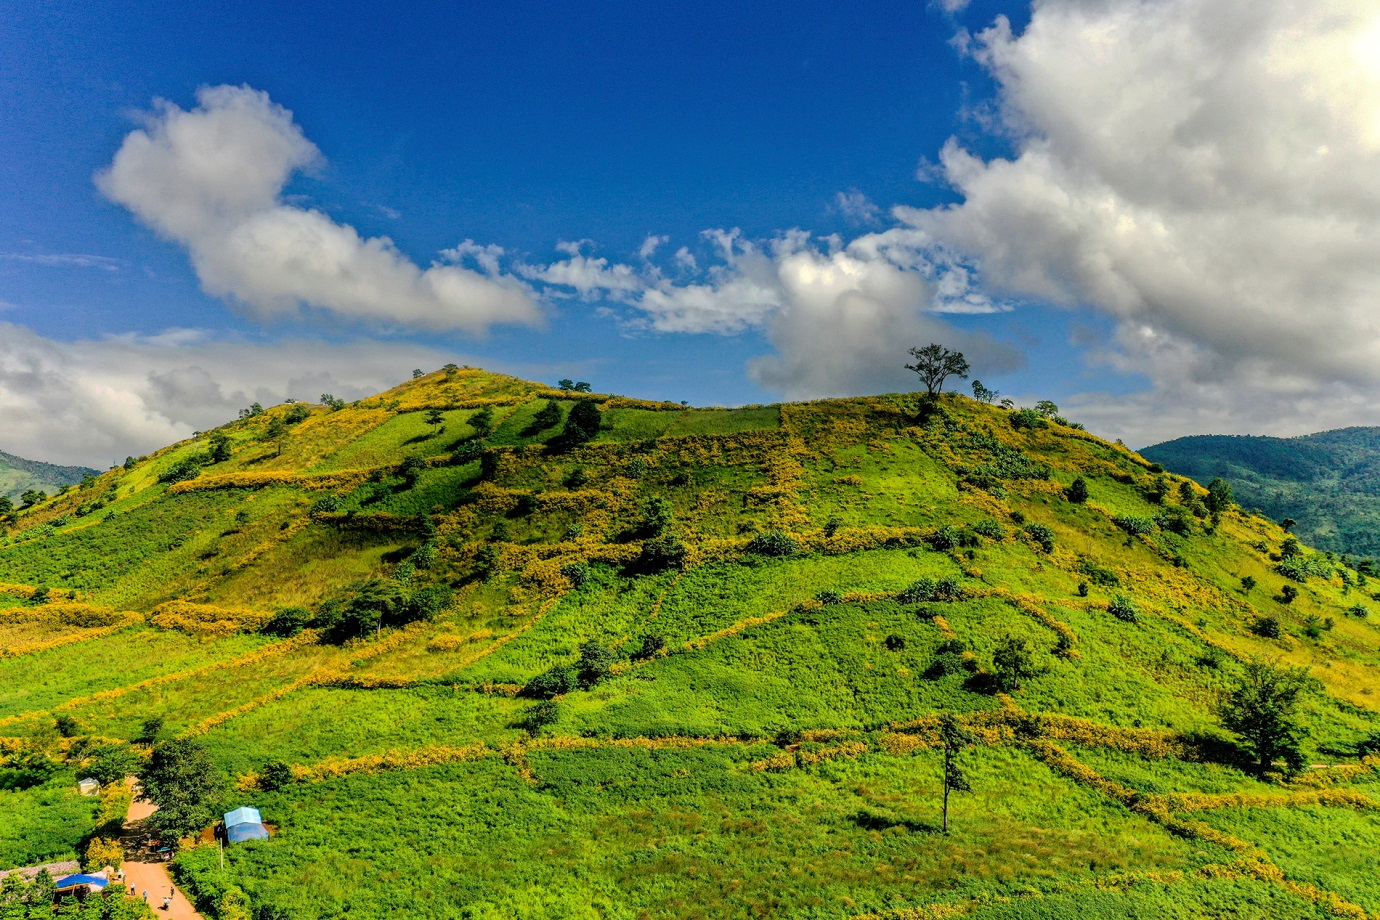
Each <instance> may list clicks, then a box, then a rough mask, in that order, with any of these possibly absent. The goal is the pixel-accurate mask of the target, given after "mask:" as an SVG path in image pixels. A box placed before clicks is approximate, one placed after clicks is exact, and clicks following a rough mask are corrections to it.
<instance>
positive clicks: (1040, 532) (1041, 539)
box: [1024, 524, 1054, 553]
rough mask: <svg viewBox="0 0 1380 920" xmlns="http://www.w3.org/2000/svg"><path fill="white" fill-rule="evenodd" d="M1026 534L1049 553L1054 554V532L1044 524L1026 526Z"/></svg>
mask: <svg viewBox="0 0 1380 920" xmlns="http://www.w3.org/2000/svg"><path fill="white" fill-rule="evenodd" d="M1024 529H1025V534H1026V536H1028V537H1030V539H1031V540H1033V541H1035V545H1037V546H1039V547H1040V549H1042V550H1044V551H1045V552H1047V553H1052V552H1054V531H1052V530H1050V529H1049V528H1048V527H1046V526H1045V525H1044V524H1026V525H1025V528H1024Z"/></svg>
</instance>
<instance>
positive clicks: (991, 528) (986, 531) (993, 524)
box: [973, 518, 1006, 540]
mask: <svg viewBox="0 0 1380 920" xmlns="http://www.w3.org/2000/svg"><path fill="white" fill-rule="evenodd" d="M973 533H975V534H980V535H981V536H984V537H986V538H987V539H989V540H1002V539H1005V537H1006V528H1005V527H1003V526H1002V523H1001V521H994V520H992V519H991V518H988V519H986V520H982V521H978V522H977V523H976V524H974V525H973Z"/></svg>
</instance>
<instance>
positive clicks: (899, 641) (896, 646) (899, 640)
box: [882, 633, 906, 652]
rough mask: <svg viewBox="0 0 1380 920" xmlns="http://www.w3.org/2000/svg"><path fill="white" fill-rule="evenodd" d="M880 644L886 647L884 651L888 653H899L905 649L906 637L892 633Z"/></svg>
mask: <svg viewBox="0 0 1380 920" xmlns="http://www.w3.org/2000/svg"><path fill="white" fill-rule="evenodd" d="M882 644H883V645H885V646H886V650H887V651H889V652H899V651H901V649H903V648H905V647H906V637H905V636H898V635H896V634H895V633H892V634H891V635H889V636H887V637H886V640H885V641H884V642H883V643H882Z"/></svg>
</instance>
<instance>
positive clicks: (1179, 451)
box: [1140, 428, 1380, 556]
mask: <svg viewBox="0 0 1380 920" xmlns="http://www.w3.org/2000/svg"><path fill="white" fill-rule="evenodd" d="M1140 453H1141V456H1143V457H1145V458H1146V459H1147V460H1151V461H1154V462H1155V463H1159V464H1160V465H1161V466H1163V467H1165V468H1166V469H1168V470H1170V471H1172V472H1175V473H1179V474H1181V475H1184V476H1189V477H1192V478H1193V479H1196V480H1198V481H1199V482H1200V483H1207V482H1208V481H1210V480H1211V479H1212V478H1213V477H1214V476H1221V477H1222V478H1223V479H1226V480H1228V481H1229V482H1230V483H1231V484H1232V486H1233V487H1234V488H1235V490H1236V498H1237V501H1239V502H1240V503H1241V504H1242V505H1244V506H1245V507H1247V508H1259V509H1260V510H1261V511H1263V512H1264V513H1265V514H1266V515H1268V516H1269V517H1272V518H1274V519H1275V520H1283V519H1284V518H1293V519H1294V520H1295V521H1297V522H1298V525H1297V526H1296V527H1295V528H1294V532H1295V533H1297V534H1298V535H1299V537H1300V538H1301V539H1302V540H1303V541H1304V542H1305V543H1308V544H1310V545H1312V546H1316V547H1319V548H1320V549H1330V550H1333V551H1335V552H1342V553H1351V554H1354V555H1361V556H1380V428H1342V429H1338V430H1336V431H1324V432H1320V433H1319V434H1310V435H1305V436H1303V437H1297V438H1269V437H1259V436H1255V435H1196V436H1193V437H1187V438H1176V439H1175V440H1173V441H1166V442H1164V443H1163V444H1156V445H1154V446H1152V447H1147V448H1145V449H1144V450H1142V451H1141V452H1140Z"/></svg>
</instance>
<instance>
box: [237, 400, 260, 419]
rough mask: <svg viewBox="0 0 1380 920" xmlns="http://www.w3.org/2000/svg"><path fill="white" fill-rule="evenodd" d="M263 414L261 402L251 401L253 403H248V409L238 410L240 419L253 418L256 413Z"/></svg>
mask: <svg viewBox="0 0 1380 920" xmlns="http://www.w3.org/2000/svg"><path fill="white" fill-rule="evenodd" d="M263 414H264V407H263V406H262V405H261V404H259V403H253V404H251V405H250V407H249V408H248V409H241V410H240V418H242V419H246V418H253V417H254V416H256V415H263Z"/></svg>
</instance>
